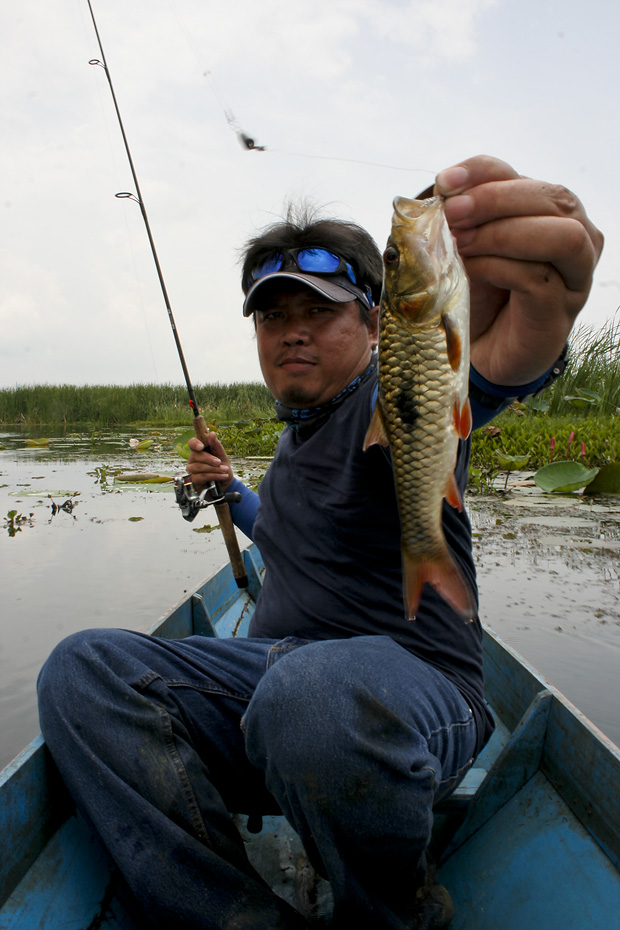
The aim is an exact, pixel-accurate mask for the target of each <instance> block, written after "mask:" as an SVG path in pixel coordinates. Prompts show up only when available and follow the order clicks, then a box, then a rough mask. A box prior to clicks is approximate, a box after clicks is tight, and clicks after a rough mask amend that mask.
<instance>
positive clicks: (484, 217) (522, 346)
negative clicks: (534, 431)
mask: <svg viewBox="0 0 620 930" xmlns="http://www.w3.org/2000/svg"><path fill="white" fill-rule="evenodd" d="M435 191H436V193H439V194H442V195H443V196H445V198H446V202H445V206H444V209H445V214H446V219H447V221H448V224H449V225H450V228H451V230H452V233H453V235H454V236H455V238H456V241H457V244H458V247H459V252H460V255H461V258H462V259H463V261H464V263H465V268H466V270H467V274H468V277H469V280H470V295H471V297H470V303H471V361H472V364H473V365H474V367H475V368H476V370H477V371H478V372H480V374H481V375H483V376H484V377H485V378H487V379H488V380H489V381H490V382H492V383H494V384H498V385H506V386H511V385H514V386H520V385H527V384H529V383H530V382H533V381H535V380H536V379H538V378H539V377H540V376H541V375H543V374H544V373H545V372H546V371H547V370H548V369H549V368H550V367H551V366H552V365H553V363H554V362H555V360H556V359H557V358H558V356H559V355H560V353H561V351H562V349H563V347H564V345H565V343H566V340H567V337H568V334H569V333H570V330H571V327H572V326H573V323H574V322H575V319H576V317H577V314H578V313H579V311H580V310H581V309H582V308H583V306H584V304H585V302H586V300H587V297H588V294H589V292H590V288H591V285H592V274H593V272H594V268H595V266H596V263H597V261H598V259H599V257H600V254H601V250H602V248H603V235H602V233H601V232H600V231H599V230H598V229H597V228H596V226H594V224H593V223H592V221H591V220H590V219H589V218H588V216H587V214H586V211H585V209H584V207H583V205H582V203H581V202H580V200H579V199H578V198H577V197H576V196H575V195H574V194H573V193H572V192H571V191H569V190H567V189H566V188H565V187H562V186H561V185H557V184H549V183H546V182H544V181H536V180H532V179H531V178H526V177H522V176H521V175H519V174H518V173H517V172H516V171H515V170H514V168H512V167H511V166H510V165H508V164H506V163H505V162H503V161H500V160H499V159H497V158H490V157H488V156H477V157H475V158H469V159H466V160H465V161H463V162H460V163H459V164H458V165H455V166H453V167H451V168H448V169H446V170H444V171H442V172H440V173H439V175H438V176H437V180H436V185H435ZM515 393H516V392H515Z"/></svg>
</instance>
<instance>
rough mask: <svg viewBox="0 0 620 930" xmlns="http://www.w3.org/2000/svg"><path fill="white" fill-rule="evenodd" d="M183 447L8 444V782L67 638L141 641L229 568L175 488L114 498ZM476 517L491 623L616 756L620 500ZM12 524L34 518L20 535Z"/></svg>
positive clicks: (495, 506)
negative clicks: (109, 631)
mask: <svg viewBox="0 0 620 930" xmlns="http://www.w3.org/2000/svg"><path fill="white" fill-rule="evenodd" d="M180 432H182V430H178V431H170V430H165V431H161V432H159V433H156V434H151V433H149V431H145V430H135V431H134V432H132V433H129V432H127V431H126V430H124V431H122V432H119V431H102V432H101V433H99V434H97V435H91V434H90V433H88V432H83V433H80V434H74V435H70V434H63V433H62V431H57V432H56V435H54V434H52V435H51V437H50V443H49V446H48V447H26V445H25V443H24V438H25V436H26V435H27V436H30V435H32V434H31V433H23V432H21V431H20V430H17V429H4V431H3V432H2V431H0V446H4V448H3V449H0V521H1V522H0V585H1V591H2V612H1V615H0V616H1V619H0V714H1V717H2V731H1V733H0V767H1V766H2V765H4V764H6V763H7V762H9V761H10V760H11V758H13V756H14V755H15V754H16V753H17V752H18V751H19V750H20V749H22V748H23V747H24V745H25V744H26V743H27V742H28V741H29V740H30V739H31V738H32V737H33V736H35V735H36V733H37V732H38V722H37V714H36V700H35V691H34V683H35V680H36V675H37V673H38V670H39V668H40V667H41V664H42V663H43V662H44V660H45V658H46V656H47V655H48V654H49V652H50V650H51V649H52V648H53V647H54V645H55V644H56V643H57V642H58V641H59V640H60V639H62V638H63V637H64V636H66V635H68V634H69V633H72V632H74V631H77V630H80V629H84V628H87V627H93V626H116V627H125V626H126V627H131V628H133V629H138V630H146V629H148V628H149V627H150V626H151V625H152V623H153V622H154V620H155V619H157V617H159V616H160V615H161V614H163V613H164V612H165V611H166V610H167V609H168V608H169V607H170V606H171V605H172V604H174V603H175V602H176V601H178V600H180V599H181V598H182V597H183V595H184V594H185V593H186V592H188V591H189V590H192V589H193V588H194V587H195V586H196V585H197V584H198V583H199V582H200V581H201V580H203V579H204V578H205V577H206V576H207V575H209V574H210V573H211V571H212V570H213V569H214V568H216V567H218V566H219V565H221V564H223V563H224V562H225V561H226V549H225V546H224V543H223V541H222V539H221V534H220V533H219V532H218V533H196V532H194V530H195V529H198V528H200V525H204V524H207V523H209V522H211V523H215V522H216V520H215V517H214V515H213V514H212V511H210V510H209V511H207V512H206V514H205V515H204V516H203V515H201V516H199V517H198V518H197V520H196V522H195V523H192V524H189V523H186V522H185V521H184V520H183V519H182V518H181V516H180V513H179V510H178V508H177V506H176V504H175V502H174V495H173V493H172V489H171V486H170V485H161V484H159V485H144V484H139V485H135V484H126V483H123V484H119V483H116V484H115V483H114V474H113V473H114V471H115V470H118V469H123V470H125V471H136V472H137V471H139V472H144V471H149V472H161V473H166V474H169V475H173V474H177V473H179V472H182V471H183V461H182V460H181V459H180V458H179V457H178V456H177V455H176V454H175V452H174V450H173V443H172V438H173V437H174V436H175V435H177V434H178V433H180ZM40 435H43V433H42V432H40ZM46 436H50V434H49V432H48V433H47V434H46ZM145 438H149V439H152V440H153V443H152V445H151V446H150V448H149V449H148V450H146V451H141V450H139V449H136V448H135V444H134V447H132V446H130V444H129V440H130V439H138V440H142V439H145ZM246 467H247V466H246ZM67 501H70V502H72V503H71V506H70V507H66V508H64V509H63V507H62V505H63V504H65V503H66V502H67ZM52 504H55V505H56V508H57V509H56V512H55V513H54V512H53V507H52ZM469 507H470V513H471V517H472V523H473V526H474V532H475V549H476V555H477V559H478V565H479V576H480V577H479V580H480V590H481V608H482V611H481V612H482V619H483V621H484V622H485V623H487V624H488V625H489V626H491V627H492V628H493V629H495V630H496V631H497V632H498V633H499V635H500V636H501V637H502V638H503V639H505V640H506V641H508V642H509V643H510V644H511V645H512V646H513V647H514V648H516V649H517V650H518V651H519V652H521V653H522V654H523V655H524V656H525V657H526V658H527V659H528V660H529V661H530V662H531V663H532V664H533V665H535V666H536V667H537V668H538V670H539V671H540V672H541V673H542V674H543V675H545V676H546V677H547V678H549V680H550V681H551V682H552V683H553V684H554V685H556V686H557V687H558V688H560V690H562V691H563V692H564V693H565V694H566V695H567V697H569V699H570V700H572V701H573V702H574V703H575V704H576V705H577V706H578V707H579V708H580V709H581V710H582V711H583V712H584V713H586V714H587V715H588V716H589V717H590V718H591V719H592V720H593V721H594V723H595V724H596V725H597V726H599V727H600V728H601V729H602V730H604V731H605V732H606V733H607V735H608V736H610V737H611V738H612V739H614V740H615V741H616V742H618V743H620V723H619V721H618V719H617V711H616V708H617V707H618V706H619V703H620V675H618V668H619V660H620V597H619V580H618V579H619V554H620V553H619V549H620V501H611V502H593V503H587V502H585V501H584V500H582V499H581V498H580V497H578V496H573V497H570V498H568V497H562V498H556V497H550V496H548V495H542V494H541V493H540V492H539V491H536V490H532V489H531V488H527V487H525V488H522V487H518V488H514V489H513V491H512V492H511V494H510V495H509V496H508V497H507V498H506V499H502V498H496V497H493V498H491V499H482V498H480V497H472V498H471V499H470V500H469ZM12 510H15V511H16V512H17V514H18V515H22V516H25V517H26V518H27V519H26V522H25V523H23V524H22V525H21V526H19V527H18V531H16V532H15V533H14V535H12V536H11V535H10V534H9V531H8V526H5V528H4V529H2V527H3V524H6V523H7V521H6V515H7V514H8V513H9V511H12ZM30 514H32V517H30ZM244 542H245V540H244V538H243V537H242V536H240V543H241V544H242V545H243V544H244Z"/></svg>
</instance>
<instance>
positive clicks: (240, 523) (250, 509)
mask: <svg viewBox="0 0 620 930" xmlns="http://www.w3.org/2000/svg"><path fill="white" fill-rule="evenodd" d="M226 490H227V491H237V492H238V493H239V494H241V500H240V501H239V503H238V504H231V505H230V515H231V517H232V519H233V523H234V524H235V526H237V527H238V528H239V529H240V530H241V532H242V533H244V534H245V536H247V537H248V539H253V536H252V530H253V527H254V520H255V519H256V514H257V511H258V505H259V503H260V498H259V496H258V494H257V493H256V491H252V490H251V489H250V488H248V487H246V486H245V484H244V483H243V482H242V481H240V480H239V479H238V478H234V479H233V483H232V484H231V485H230V486H229V487H228V488H227V489H226Z"/></svg>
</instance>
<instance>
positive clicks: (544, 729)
mask: <svg viewBox="0 0 620 930" xmlns="http://www.w3.org/2000/svg"><path fill="white" fill-rule="evenodd" d="M243 559H244V562H245V566H246V570H247V574H248V580H249V584H248V587H247V588H245V589H239V588H238V587H237V585H236V583H235V580H234V578H233V574H232V570H231V568H230V566H229V565H227V566H224V567H223V568H222V569H220V570H219V571H217V572H216V573H214V574H213V575H212V576H211V577H209V578H208V579H207V580H206V581H204V582H203V583H202V584H201V585H200V586H199V587H198V588H197V589H196V590H195V591H194V592H193V593H192V594H190V595H189V596H187V597H185V598H184V599H183V600H182V601H181V602H180V603H179V604H177V605H176V606H175V607H173V608H172V609H171V610H169V611H168V612H167V613H166V614H165V615H164V616H163V617H161V618H160V619H159V620H158V621H157V623H156V624H155V625H154V626H153V628H152V629H151V630H150V632H151V634H152V635H153V636H161V637H165V638H182V637H184V636H188V635H190V634H200V635H203V636H243V635H244V634H246V633H247V629H248V624H249V621H250V617H251V616H252V612H253V609H254V604H255V601H256V597H257V596H258V593H259V591H260V587H261V580H262V576H263V572H264V565H263V562H262V559H261V556H260V553H259V551H258V549H257V548H256V547H255V546H254V545H251V546H249V547H248V548H247V549H245V550H244V551H243ZM484 650H485V672H486V687H487V699H488V702H489V705H490V707H491V709H492V712H493V715H494V717H495V721H496V730H495V733H494V734H493V736H492V738H491V740H490V741H489V743H488V744H487V746H486V747H485V748H484V750H483V751H482V753H481V754H480V756H479V757H478V759H477V760H476V763H475V765H474V767H473V768H472V769H471V770H470V771H469V772H468V774H467V776H466V778H465V779H464V780H463V782H462V783H461V784H460V786H459V787H458V788H457V789H456V791H455V792H454V793H453V794H452V795H451V796H450V797H449V798H448V799H446V800H444V801H442V802H441V803H440V804H439V805H438V807H437V809H436V810H435V819H434V832H433V840H432V845H431V852H432V856H433V858H434V860H435V862H436V864H437V868H438V876H439V880H440V881H441V883H442V884H444V885H445V886H446V887H447V888H448V889H449V890H450V893H451V895H452V898H453V901H454V905H455V910H456V915H455V917H454V920H453V922H452V928H453V930H498V928H501V930H524V928H526V927H536V928H537V930H586V928H588V930H589V928H594V927H596V928H598V927H600V928H606V930H611V928H613V927H620V751H619V750H618V748H617V747H616V746H615V745H614V744H613V743H612V742H611V741H610V740H609V739H607V738H606V737H605V736H604V735H603V734H602V733H601V732H600V731H599V730H597V729H596V728H595V727H594V726H593V725H592V724H591V723H590V722H589V721H588V720H587V719H586V718H585V717H584V716H583V714H581V713H580V712H579V711H578V710H577V709H576V708H575V707H573V706H572V705H571V704H570V702H569V701H568V700H567V699H566V698H565V697H564V696H563V695H562V694H561V693H560V692H558V691H557V690H556V689H555V688H553V687H552V686H551V685H550V684H549V683H548V682H546V681H545V680H544V679H543V678H542V677H541V676H540V675H539V674H538V673H537V672H536V671H535V670H534V669H533V668H531V667H530V666H529V665H528V664H527V663H526V662H524V661H523V659H522V658H520V657H519V656H518V655H517V654H516V653H515V652H514V651H513V650H512V649H510V648H509V646H507V645H506V644H505V643H503V642H502V641H501V640H500V639H499V638H498V637H497V636H496V635H495V634H494V633H493V632H492V631H491V630H490V629H488V628H486V627H485V629H484ZM235 817H236V818H237V822H238V826H239V829H240V830H241V832H242V834H243V836H244V838H245V840H246V841H247V845H248V854H249V856H250V859H251V861H252V862H253V863H254V865H255V867H256V868H257V869H258V870H259V871H260V872H261V873H262V874H263V875H264V877H266V878H267V879H268V880H269V881H270V883H271V885H272V887H273V888H274V890H275V891H276V892H277V893H278V894H280V895H281V896H282V897H284V898H286V899H287V900H289V901H290V902H291V903H293V904H295V905H296V906H297V907H298V908H299V909H300V910H302V911H303V912H305V913H306V914H308V915H309V916H316V915H318V916H321V915H322V914H327V913H328V911H329V906H330V894H329V886H328V884H327V883H326V882H325V881H323V880H322V879H320V878H319V877H318V876H317V875H316V874H315V873H313V871H312V868H311V866H310V864H309V863H308V861H307V859H306V858H305V855H304V852H303V850H302V849H301V847H300V846H299V841H298V839H297V837H296V835H295V834H294V832H293V831H292V829H291V828H290V827H289V826H288V824H287V823H286V822H285V821H284V820H283V818H274V817H265V818H264V821H263V823H262V829H261V830H260V832H251V830H254V831H256V830H257V829H258V825H253V824H247V823H246V822H245V820H244V818H242V817H240V816H238V815H235ZM0 836H2V840H3V846H4V854H3V856H2V859H1V861H0V930H31V928H37V930H60V928H61V927H62V928H69V927H70V928H72V930H95V928H97V930H132V928H133V930H135V925H134V924H133V923H132V922H131V918H130V917H129V915H128V914H127V913H126V911H125V910H124V908H123V904H122V901H121V898H120V896H118V895H117V893H116V887H117V884H116V878H115V873H114V869H113V868H112V867H111V866H110V863H109V862H108V859H107V856H106V853H105V851H104V850H103V848H102V846H101V844H100V842H99V840H98V839H97V838H96V837H95V836H93V835H92V834H91V832H90V831H89V828H88V827H87V825H86V823H85V822H84V821H83V819H82V818H81V817H80V815H79V814H77V813H76V811H75V808H74V805H73V804H72V801H71V799H70V797H69V795H68V793H67V791H66V789H65V788H64V786H63V784H62V782H61V780H60V778H59V775H58V773H57V771H56V768H55V766H54V763H53V761H52V759H51V756H50V755H49V752H48V750H47V748H46V746H45V743H44V741H43V738H42V737H40V736H39V737H37V738H36V739H35V740H33V742H32V743H31V744H30V745H29V746H28V747H27V748H26V749H25V750H24V751H23V752H22V753H21V754H20V755H19V756H18V757H17V758H16V759H15V760H14V761H13V762H12V763H11V764H10V765H8V766H7V768H6V769H4V771H3V772H2V773H1V774H0Z"/></svg>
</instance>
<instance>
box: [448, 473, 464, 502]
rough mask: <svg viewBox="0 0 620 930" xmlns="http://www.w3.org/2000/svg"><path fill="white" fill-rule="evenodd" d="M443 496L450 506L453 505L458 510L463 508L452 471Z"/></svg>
mask: <svg viewBox="0 0 620 930" xmlns="http://www.w3.org/2000/svg"><path fill="white" fill-rule="evenodd" d="M444 497H445V499H446V500H447V501H448V503H449V504H450V506H451V507H455V508H456V510H458V511H462V510H463V498H462V496H461V491H460V488H459V486H458V484H457V483H456V478H455V477H454V472H452V474H451V475H450V478H449V480H448V484H447V487H446V491H445V494H444Z"/></svg>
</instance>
